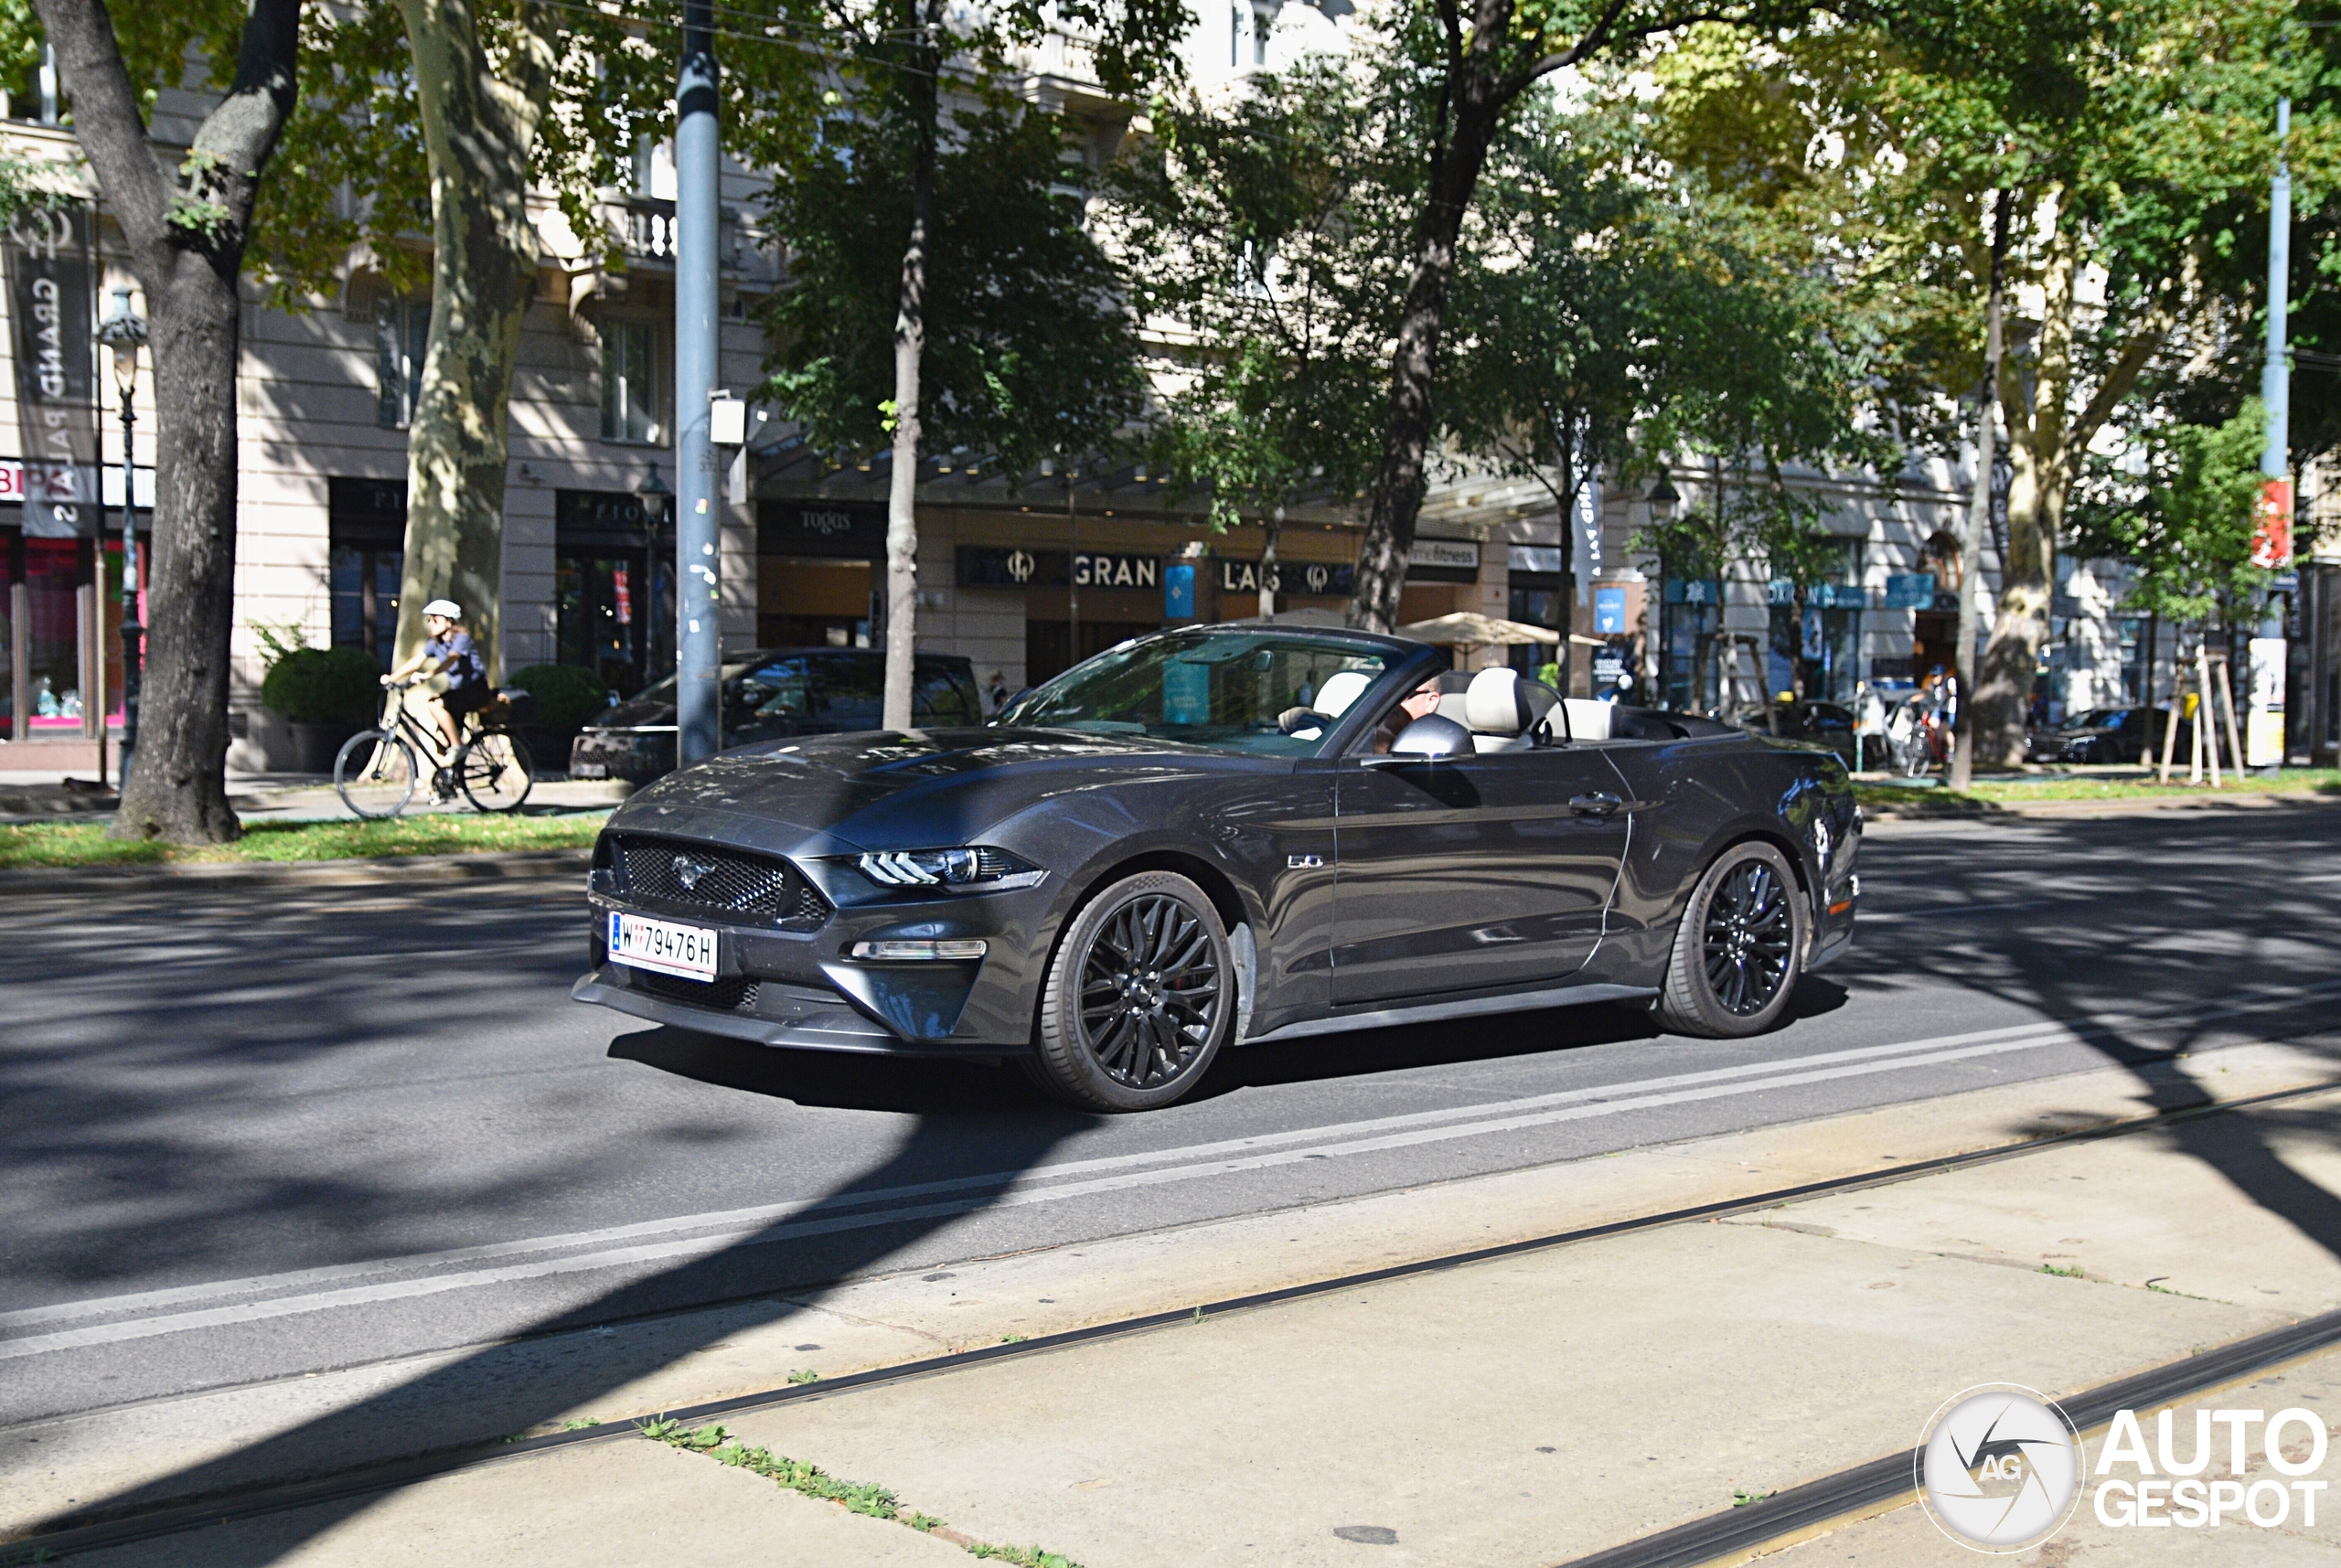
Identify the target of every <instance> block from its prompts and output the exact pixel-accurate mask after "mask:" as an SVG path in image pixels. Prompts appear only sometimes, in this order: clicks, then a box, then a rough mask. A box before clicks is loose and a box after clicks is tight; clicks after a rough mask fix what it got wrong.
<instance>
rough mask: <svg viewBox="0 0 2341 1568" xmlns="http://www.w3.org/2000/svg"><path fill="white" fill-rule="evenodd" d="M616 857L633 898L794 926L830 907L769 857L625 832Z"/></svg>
mask: <svg viewBox="0 0 2341 1568" xmlns="http://www.w3.org/2000/svg"><path fill="white" fill-rule="evenodd" d="M617 862H618V865H619V866H620V868H621V869H623V872H624V877H625V882H624V891H625V894H626V895H627V896H629V897H631V898H636V899H643V900H647V901H653V902H657V903H662V904H673V905H679V906H680V907H683V908H686V909H695V910H703V911H705V912H708V913H710V914H722V915H723V916H725V917H726V918H728V919H731V920H733V921H744V922H751V923H758V924H771V925H779V926H786V927H790V928H793V929H798V930H805V929H809V928H811V927H813V926H817V925H819V924H820V923H822V922H824V921H826V920H828V918H829V914H830V908H829V901H828V900H827V899H825V898H823V897H822V896H821V892H820V890H819V889H818V888H816V887H814V886H813V884H812V883H810V882H808V881H807V880H805V878H804V877H803V875H802V874H800V873H799V872H798V871H797V869H796V867H794V866H792V865H790V864H789V863H788V862H787V861H786V860H782V859H774V858H771V857H768V856H764V855H750V854H745V853H743V852H742V851H740V850H737V849H722V848H716V847H714V846H713V845H706V844H686V843H680V842H677V841H675V840H671V839H664V838H632V837H629V838H622V839H620V840H619V841H618V846H617Z"/></svg>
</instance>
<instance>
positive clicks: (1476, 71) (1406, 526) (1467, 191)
mask: <svg viewBox="0 0 2341 1568" xmlns="http://www.w3.org/2000/svg"><path fill="white" fill-rule="evenodd" d="M1471 59H1472V64H1471V66H1470V68H1469V69H1466V70H1465V71H1463V72H1460V73H1458V75H1457V77H1456V79H1455V80H1453V82H1452V91H1454V93H1455V95H1456V106H1455V124H1454V136H1453V139H1452V140H1451V141H1449V142H1448V144H1446V145H1445V146H1444V147H1442V148H1441V149H1440V150H1439V152H1438V157H1437V161H1436V162H1435V163H1434V164H1433V165H1432V168H1431V182H1430V195H1429V198H1428V200H1427V202H1426V203H1425V206H1424V208H1423V216H1422V220H1421V222H1420V223H1419V224H1418V225H1417V226H1416V245H1415V265H1414V272H1413V274H1412V276H1411V277H1410V278H1409V279H1408V280H1407V283H1406V312H1405V314H1404V315H1402V316H1401V317H1400V318H1399V324H1398V343H1397V347H1396V348H1395V350H1394V351H1393V353H1392V355H1391V358H1390V407H1389V412H1388V414H1387V415H1386V416H1385V417H1384V421H1383V430H1382V467H1381V471H1380V472H1379V473H1378V474H1377V475H1375V477H1374V502H1373V510H1372V512H1371V513H1370V514H1369V515H1368V517H1367V519H1366V527H1365V539H1364V540H1363V542H1362V544H1361V545H1360V546H1359V549H1358V563H1357V581H1356V586H1355V588H1354V590H1353V591H1352V594H1351V597H1350V613H1349V622H1350V624H1352V625H1353V626H1361V627H1363V628H1365V629H1366V630H1368V631H1375V632H1387V631H1389V630H1390V629H1391V628H1392V627H1393V626H1395V625H1396V624H1397V622H1398V601H1399V598H1400V596H1401V595H1403V594H1404V593H1405V592H1406V557H1407V555H1408V553H1409V552H1410V551H1412V550H1413V549H1414V547H1415V518H1416V516H1417V514H1419V513H1420V511H1421V509H1422V501H1423V459H1424V455H1425V453H1427V450H1428V448H1429V444H1430V434H1431V428H1432V412H1431V385H1432V382H1433V380H1434V379H1436V377H1437V375H1438V344H1439V335H1440V333H1441V331H1442V330H1443V329H1444V327H1445V325H1446V320H1447V299H1448V289H1449V287H1450V286H1451V285H1452V283H1454V280H1455V248H1456V243H1457V240H1458V237H1459V235H1460V234H1461V233H1462V230H1463V216H1464V213H1465V211H1466V210H1467V209H1468V208H1470V202H1471V189H1472V187H1473V186H1474V185H1476V184H1477V183H1478V182H1479V177H1480V165H1481V164H1483V163H1484V162H1486V160H1487V155H1488V144H1489V143H1490V142H1491V140H1493V138H1494V136H1495V130H1496V124H1497V122H1498V121H1499V120H1501V119H1502V115H1503V111H1504V108H1505V106H1506V105H1507V104H1508V103H1510V101H1511V99H1512V96H1513V95H1511V94H1506V93H1504V92H1502V86H1501V84H1500V83H1499V81H1498V80H1496V78H1495V76H1494V73H1493V71H1492V69H1491V68H1490V67H1489V66H1488V64H1487V63H1486V62H1485V61H1483V60H1481V59H1480V58H1479V57H1478V55H1477V53H1476V51H1475V53H1474V55H1473V56H1472V57H1471Z"/></svg>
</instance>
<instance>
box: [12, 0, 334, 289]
mask: <svg viewBox="0 0 2341 1568" xmlns="http://www.w3.org/2000/svg"><path fill="white" fill-rule="evenodd" d="M35 5H36V8H37V10H38V11H39V13H40V25H41V30H42V31H43V32H45V33H47V34H48V40H49V43H50V45H51V46H52V47H53V48H55V49H56V50H57V63H58V67H59V69H60V70H61V71H62V72H63V73H64V77H65V86H66V90H67V91H69V92H70V93H71V94H72V95H73V100H74V103H75V106H76V108H77V110H78V111H79V112H77V113H76V114H75V115H74V116H73V120H74V125H73V129H74V133H75V134H76V135H77V136H78V138H79V139H80V143H81V150H82V151H83V152H85V153H87V154H88V155H89V158H90V163H91V166H92V167H93V168H94V169H95V170H96V171H97V176H98V186H99V188H100V189H102V190H103V191H104V192H105V194H106V197H107V199H108V200H109V201H110V202H111V203H112V206H113V208H114V217H115V219H117V220H118V221H119V222H120V223H121V224H122V227H123V232H124V233H125V234H127V235H128V236H129V238H130V241H131V243H132V244H133V245H134V246H136V247H139V248H142V249H143V248H144V247H147V246H151V245H153V244H155V243H157V242H158V241H160V240H162V239H163V238H164V237H165V228H164V219H165V216H166V214H167V213H168V211H169V210H170V200H171V180H170V176H168V175H166V173H165V172H164V169H163V165H161V164H160V163H159V162H158V161H157V160H156V159H155V150H154V144H152V143H151V142H149V141H148V140H147V138H146V117H145V116H144V114H143V113H141V112H139V108H138V91H137V90H136V89H135V88H134V87H133V86H132V85H131V82H130V70H129V68H128V67H126V66H125V65H123V59H122V46H121V44H120V42H119V41H118V40H117V39H116V38H115V37H114V31H113V16H112V14H111V13H110V12H109V11H108V10H107V9H106V5H105V0H35ZM296 9H297V7H296ZM246 36H247V37H249V36H250V29H247V33H246Z"/></svg>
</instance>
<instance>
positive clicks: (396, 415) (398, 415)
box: [374, 293, 431, 430]
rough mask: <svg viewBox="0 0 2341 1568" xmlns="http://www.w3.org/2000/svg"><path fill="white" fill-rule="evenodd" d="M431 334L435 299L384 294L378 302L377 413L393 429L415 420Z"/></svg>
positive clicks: (375, 350) (375, 367) (376, 321)
mask: <svg viewBox="0 0 2341 1568" xmlns="http://www.w3.org/2000/svg"><path fill="white" fill-rule="evenodd" d="M430 337H431V302H430V301H429V300H427V299H416V298H414V297H412V296H411V295H407V294H388V293H386V294H384V295H382V296H381V298H379V300H377V301H376V302H375V304H374V378H375V379H374V387H375V404H374V417H375V420H376V421H377V422H379V423H380V424H381V425H383V426H384V427H386V428H388V429H391V430H404V429H406V428H407V427H408V426H409V425H411V424H412V423H413V422H414V407H415V404H416V403H417V402H419V401H420V400H422V352H423V348H424V347H425V345H426V344H427V343H428V342H429V340H430Z"/></svg>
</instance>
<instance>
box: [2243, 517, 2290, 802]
mask: <svg viewBox="0 0 2341 1568" xmlns="http://www.w3.org/2000/svg"><path fill="white" fill-rule="evenodd" d="M2272 483H2274V484H2278V485H2281V484H2282V483H2283V481H2282V480H2281V479H2278V480H2274V481H2272ZM2250 699H2251V707H2250V711H2249V712H2247V713H2246V714H2245V715H2244V718H2243V763H2244V766H2246V767H2250V768H2273V767H2280V766H2282V763H2283V761H2284V639H2283V638H2282V637H2254V638H2252V639H2251V679H2250Z"/></svg>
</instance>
